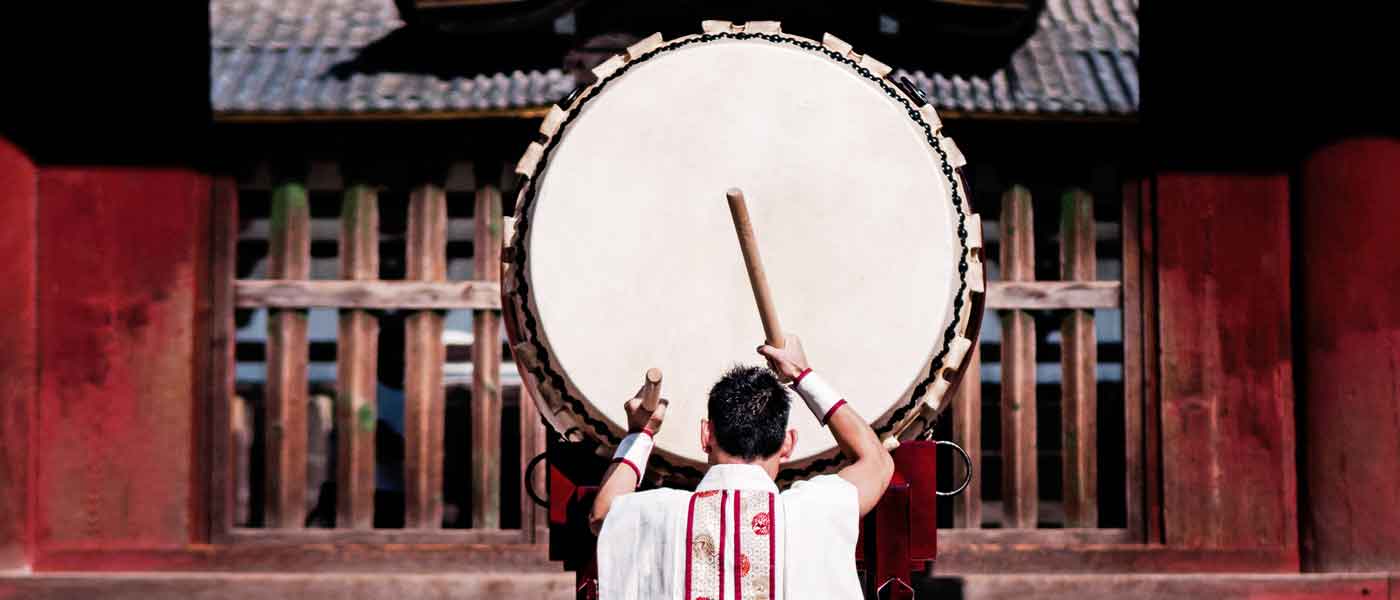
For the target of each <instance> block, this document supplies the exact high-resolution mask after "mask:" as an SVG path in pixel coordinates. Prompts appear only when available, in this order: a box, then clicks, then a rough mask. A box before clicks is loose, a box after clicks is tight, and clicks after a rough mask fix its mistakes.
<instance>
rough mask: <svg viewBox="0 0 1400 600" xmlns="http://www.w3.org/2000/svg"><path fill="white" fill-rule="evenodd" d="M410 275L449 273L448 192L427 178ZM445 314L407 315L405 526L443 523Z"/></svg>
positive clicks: (425, 277) (413, 233) (412, 208)
mask: <svg viewBox="0 0 1400 600" xmlns="http://www.w3.org/2000/svg"><path fill="white" fill-rule="evenodd" d="M405 254H406V255H407V259H408V270H407V274H406V278H407V279H411V280H415V281H444V280H446V279H447V198H446V195H445V194H444V193H443V191H442V188H440V187H438V186H435V185H431V184H425V185H422V186H419V187H418V188H416V189H414V190H413V192H412V193H411V194H410V195H409V200H408V245H407V247H406V249H405ZM442 327H443V316H442V314H440V313H438V312H436V311H426V310H425V311H418V312H415V313H413V314H411V315H409V316H408V318H407V319H406V320H405V321H404V444H405V448H404V485H405V499H404V503H405V510H404V525H405V526H406V527H423V528H436V527H440V526H441V525H442V510H443V509H442V498H443V489H442V477H443V472H442V469H443V462H442V460H443V428H444V424H443V419H445V418H446V416H445V414H444V406H445V404H444V396H443V386H442V369H443V361H444V360H445V359H446V349H445V347H444V346H443V342H442Z"/></svg>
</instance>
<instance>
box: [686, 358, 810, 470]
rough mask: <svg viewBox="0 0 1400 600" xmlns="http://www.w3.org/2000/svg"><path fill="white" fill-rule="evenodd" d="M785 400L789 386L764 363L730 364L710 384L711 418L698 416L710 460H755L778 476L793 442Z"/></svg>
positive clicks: (703, 446)
mask: <svg viewBox="0 0 1400 600" xmlns="http://www.w3.org/2000/svg"><path fill="white" fill-rule="evenodd" d="M789 404H790V402H789V400H788V391H787V387H786V386H784V385H783V384H782V383H781V382H779V381H778V377H777V376H776V375H774V374H773V372H772V371H770V370H768V369H767V368H765V367H751V366H736V367H734V368H732V369H730V370H729V372H727V373H725V374H724V376H723V377H720V379H719V381H718V382H717V383H715V386H714V387H712V388H710V401H709V419H706V420H703V421H701V422H700V445H701V447H702V448H704V449H705V452H706V453H707V454H709V457H710V464H712V465H715V464H732V463H742V464H755V465H759V466H762V467H763V468H764V469H765V470H767V471H768V474H769V475H770V476H772V477H777V475H778V466H779V465H780V464H782V462H783V460H784V459H786V458H787V457H788V455H790V454H792V448H793V446H795V445H796V444H797V432H796V431H793V430H790V429H788V427H787V424H788V406H789Z"/></svg>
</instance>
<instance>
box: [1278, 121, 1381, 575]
mask: <svg viewBox="0 0 1400 600" xmlns="http://www.w3.org/2000/svg"><path fill="white" fill-rule="evenodd" d="M1301 192H1302V201H1301V205H1300V210H1299V242H1300V247H1301V252H1300V258H1301V264H1300V269H1299V284H1300V285H1301V294H1300V299H1301V305H1302V306H1301V308H1302V313H1303V314H1302V318H1303V322H1304V339H1302V340H1300V343H1301V350H1302V356H1303V363H1304V369H1302V370H1301V372H1300V374H1299V375H1300V380H1301V391H1302V396H1303V399H1304V402H1305V404H1304V406H1303V411H1302V413H1301V415H1300V416H1301V418H1302V428H1301V429H1302V430H1303V435H1304V439H1305V446H1304V449H1305V451H1304V456H1303V458H1302V462H1303V464H1302V465H1301V468H1302V470H1303V475H1304V477H1305V478H1306V479H1305V481H1306V482H1307V498H1308V499H1307V502H1306V505H1305V506H1304V514H1303V515H1302V521H1303V523H1302V525H1303V531H1304V539H1303V562H1304V566H1305V568H1308V569H1310V570H1321V571H1356V570H1396V569H1400V291H1397V289H1396V288H1397V286H1400V140H1396V139H1353V140H1347V141H1343V142H1339V143H1336V144H1333V145H1331V146H1328V147H1325V148H1323V149H1321V150H1319V151H1317V152H1316V153H1314V154H1313V155H1312V156H1310V157H1309V158H1308V159H1307V161H1306V162H1305V163H1304V165H1303V170H1302V186H1301Z"/></svg>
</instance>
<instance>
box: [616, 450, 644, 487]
mask: <svg viewBox="0 0 1400 600" xmlns="http://www.w3.org/2000/svg"><path fill="white" fill-rule="evenodd" d="M613 462H615V463H622V464H624V465H627V466H629V467H632V472H633V473H636V474H637V485H642V470H641V469H638V468H637V465H634V464H632V461H630V460H627V459H625V458H622V457H621V456H619V457H617V458H614V459H613Z"/></svg>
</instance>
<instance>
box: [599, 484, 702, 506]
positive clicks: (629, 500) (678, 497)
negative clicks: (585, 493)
mask: <svg viewBox="0 0 1400 600" xmlns="http://www.w3.org/2000/svg"><path fill="white" fill-rule="evenodd" d="M689 499H690V492H687V491H685V490H678V489H675V488H664V487H663V488H654V489H650V490H643V491H640V492H632V493H630V494H623V495H621V496H618V497H617V498H616V499H615V500H613V506H612V509H611V510H617V509H618V508H619V507H623V510H647V509H651V508H666V507H670V506H672V505H675V504H682V503H685V502H686V501H687V500H689Z"/></svg>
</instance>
